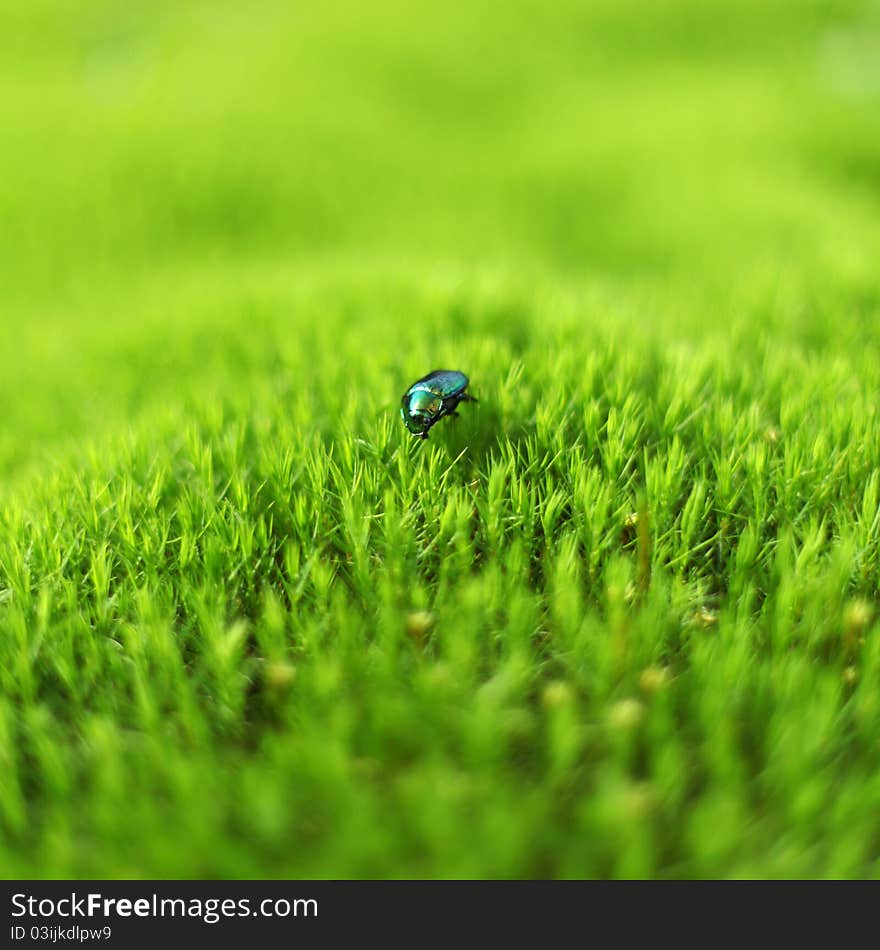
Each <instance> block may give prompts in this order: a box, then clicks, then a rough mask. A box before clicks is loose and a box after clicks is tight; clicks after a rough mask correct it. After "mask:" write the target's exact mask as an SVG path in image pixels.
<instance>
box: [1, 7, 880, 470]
mask: <svg viewBox="0 0 880 950" xmlns="http://www.w3.org/2000/svg"><path fill="white" fill-rule="evenodd" d="M2 16H3V29H2V31H0V90H2V94H0V124H2V129H3V146H2V148H0V226H2V254H0V294H2V315H0V320H2V329H3V336H4V339H5V340H6V352H7V353H8V354H9V355H10V359H9V360H8V361H7V365H6V366H5V367H4V371H3V374H2V379H0V409H2V413H3V417H4V419H5V420H6V421H5V424H4V426H3V431H2V435H0V471H8V470H9V468H10V466H14V465H15V464H17V463H18V462H21V461H23V460H25V459H27V458H29V457H31V455H32V452H33V450H34V448H35V447H41V446H43V445H44V444H45V442H46V440H52V439H55V438H57V437H58V436H61V435H65V436H68V435H70V434H71V433H72V432H73V433H74V434H77V435H78V434H80V433H86V432H89V431H94V429H95V427H96V426H100V425H103V424H105V423H106V422H107V421H108V420H111V419H112V420H115V421H124V420H125V419H126V418H127V417H129V416H130V414H131V413H133V412H138V411H139V410H140V409H141V408H143V406H144V405H146V404H149V403H152V402H153V401H154V400H156V399H157V398H165V397H170V398H172V399H173V395H174V394H173V392H167V391H166V392H165V393H164V396H163V394H162V392H161V387H160V386H158V385H152V384H151V383H150V380H153V381H157V380H156V372H157V370H158V372H159V375H160V378H161V374H162V373H163V372H164V373H167V374H168V378H167V380H166V383H167V384H168V385H170V386H172V388H173V387H174V386H179V385H182V384H185V382H186V380H187V379H188V378H189V377H190V376H191V375H192V374H193V373H197V372H198V369H199V367H198V365H194V364H198V362H199V361H198V360H193V359H192V358H191V356H192V352H193V342H192V333H193V330H192V328H193V327H194V326H198V327H199V328H206V327H207V328H210V325H211V324H212V322H216V323H217V324H218V327H220V329H218V331H217V333H218V335H222V334H223V333H225V332H226V330H227V329H228V330H229V332H232V333H234V332H235V326H234V325H235V322H236V321H235V320H234V319H233V321H232V323H233V327H232V328H228V327H226V326H225V323H224V317H223V314H220V313H218V311H220V310H222V311H224V312H228V311H229V309H230V307H229V306H228V304H227V305H226V306H225V307H224V306H223V303H222V301H229V300H230V298H234V299H235V300H236V301H241V300H242V299H243V298H244V299H247V295H248V294H249V293H257V294H259V293H260V292H261V289H262V288H265V287H266V286H267V283H268V282H270V281H272V280H275V281H279V280H280V281H282V282H285V281H287V282H289V284H294V283H297V282H299V283H302V282H304V281H309V280H314V279H316V275H317V274H318V272H319V271H321V272H323V273H324V274H325V275H326V274H328V273H329V274H333V275H337V276H338V275H339V274H342V273H349V274H350V273H353V272H359V273H363V272H365V271H372V272H373V273H375V274H376V275H378V279H379V280H384V281H386V282H388V281H394V280H402V279H404V276H405V275H411V274H413V273H414V272H415V273H418V272H419V271H420V270H421V269H424V268H434V271H435V272H437V271H438V270H439V271H441V272H442V273H444V274H448V275H450V276H449V279H450V280H455V279H460V278H461V277H463V276H464V277H466V276H468V275H473V274H485V273H487V272H489V271H492V272H498V271H501V272H504V273H516V274H529V275H533V276H535V277H537V276H546V275H547V274H549V275H551V276H552V279H553V280H555V281H563V280H564V281H566V282H569V283H572V282H574V283H575V284H580V285H583V284H584V283H587V282H592V283H593V284H594V285H595V284H597V283H602V285H603V286H604V287H607V288H608V289H609V292H610V293H611V294H612V295H614V294H617V295H618V296H619V299H623V300H625V301H627V302H629V301H633V303H634V305H635V306H638V307H643V308H644V307H649V308H651V309H654V310H656V309H661V308H664V307H665V308H667V309H669V310H670V311H674V312H677V313H678V314H679V315H680V317H681V318H682V319H683V320H691V321H697V322H698V323H704V324H720V323H724V322H725V321H727V320H729V319H730V318H731V317H732V316H734V315H735V314H736V312H737V307H740V308H742V307H743V306H745V305H749V306H754V305H757V306H765V307H766V308H767V309H768V310H773V309H776V310H779V309H781V308H780V307H773V306H771V305H772V304H773V302H774V301H776V302H778V301H779V300H780V298H781V300H782V303H783V305H784V306H785V308H786V310H787V312H788V314H789V317H790V320H789V322H790V324H793V326H792V327H791V329H792V330H793V331H794V332H795V333H798V332H807V329H806V328H805V327H804V326H803V324H804V323H805V321H804V320H803V319H799V318H798V315H797V311H798V308H811V307H812V308H814V309H815V303H816V301H817V300H818V299H819V298H820V297H821V295H822V294H823V293H825V292H828V293H832V294H833V295H834V297H835V300H839V299H840V297H841V295H846V296H847V298H848V300H851V301H852V303H853V306H855V307H858V308H860V309H861V310H863V311H866V310H867V309H869V308H873V307H874V305H875V303H876V293H877V291H876V283H875V280H874V277H875V265H876V261H877V259H878V254H877V251H878V237H877V227H876V221H877V212H878V182H880V171H878V164H880V109H878V95H880V65H878V64H880V46H878V44H880V12H878V6H877V4H873V3H860V2H828V0H792V2H788V0H769V2H767V0H760V2H759V0H755V2H750V0H738V2H735V3H721V2H718V3H714V2H686V0H653V2H603V0H594V2H587V0H579V2H572V0H557V2H553V3H539V2H513V3H510V2H504V3H501V2H499V3H494V2H491V0H480V2H477V3H468V4H448V3H432V2H426V3H419V4H417V5H409V4H403V3H394V2H388V0H380V2H377V3H375V4H371V5H370V6H369V7H368V8H365V7H363V6H362V5H360V4H355V3H346V2H344V0H336V2H331V3H320V4H318V3H314V4H312V3H280V2H279V3H273V2H265V0H260V2H256V3H254V4H251V5H248V6H247V7H245V6H243V5H241V4H236V3H231V2H228V3H227V2H222V0H221V2H210V3H208V2H205V3H199V2H184V3H171V2H169V3H161V2H157V3H151V4H149V5H145V4H129V3H118V2H109V0H107V2H103V0H94V2H90V3H79V2H73V0H71V2H64V0H29V2H26V3H25V2H22V3H18V4H16V3H11V2H10V3H5V4H4V7H3V14H2ZM829 288H831V289H830V290H829ZM212 311H213V312H212ZM221 324H222V325H223V326H220V325H221ZM634 332H642V330H641V328H640V327H639V328H635V329H634ZM157 337H162V338H163V344H162V357H161V360H160V362H161V363H162V366H160V367H155V366H153V365H151V363H150V360H151V359H152V358H154V357H155V354H154V353H153V352H152V349H151V344H152V341H153V340H155V339H156V338H157ZM142 344H145V345H142ZM401 346H406V341H405V340H401ZM145 361H146V362H145ZM132 364H133V367H134V369H135V370H137V372H138V373H140V372H143V373H144V374H145V375H147V376H148V377H150V380H146V381H144V380H141V379H137V378H136V374H135V375H133V374H131V373H130V372H129V370H130V369H131V368H132Z"/></svg>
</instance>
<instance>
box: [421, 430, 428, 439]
mask: <svg viewBox="0 0 880 950" xmlns="http://www.w3.org/2000/svg"><path fill="white" fill-rule="evenodd" d="M427 438H428V430H427V429H425V431H424V432H423V433H422V439H427Z"/></svg>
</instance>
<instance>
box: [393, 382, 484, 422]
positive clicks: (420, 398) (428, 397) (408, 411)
mask: <svg viewBox="0 0 880 950" xmlns="http://www.w3.org/2000/svg"><path fill="white" fill-rule="evenodd" d="M468 382H469V380H468V378H467V376H465V375H464V373H459V372H458V371H457V370H453V369H435V370H431V372H430V373H428V375H427V376H423V377H422V378H421V379H418V380H416V381H415V382H414V383H413V384H412V386H410V387H409V389H407V391H406V392H405V393H404V394H403V399H402V400H401V401H400V418H401V419H403V424H404V425H405V426H406V427H407V429H409V431H410V432H411V433H412V434H413V435H415V436H418V437H419V438H422V439H427V438H428V431H429V429H430V428H431V426H432V425H434V424H435V423H436V422H439V421H440V420H441V419H442V418H443V417H444V416H457V415H458V413H457V412H456V411H455V409H456V406H458V404H459V403H460V402H476V401H477V400H476V399H475V398H474V397H473V396H469V395H468V394H467V393H466V392H465V390H466V389H467V387H468Z"/></svg>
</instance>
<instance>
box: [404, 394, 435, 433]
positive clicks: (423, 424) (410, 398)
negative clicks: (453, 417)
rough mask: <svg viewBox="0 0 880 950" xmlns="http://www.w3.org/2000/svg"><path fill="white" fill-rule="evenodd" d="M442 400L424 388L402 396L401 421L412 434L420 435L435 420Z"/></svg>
mask: <svg viewBox="0 0 880 950" xmlns="http://www.w3.org/2000/svg"><path fill="white" fill-rule="evenodd" d="M442 408H443V400H442V399H441V398H440V397H439V396H437V395H435V394H434V393H429V392H426V391H424V390H416V391H415V392H413V393H408V394H407V395H406V396H404V397H403V404H402V405H401V407H400V415H401V417H402V418H403V423H404V425H405V426H406V427H407V429H409V431H410V432H412V434H413V435H422V433H424V432H427V431H428V429H430V428H431V426H432V425H433V424H434V422H436V421H437V417H438V416H439V414H440V410H441V409H442Z"/></svg>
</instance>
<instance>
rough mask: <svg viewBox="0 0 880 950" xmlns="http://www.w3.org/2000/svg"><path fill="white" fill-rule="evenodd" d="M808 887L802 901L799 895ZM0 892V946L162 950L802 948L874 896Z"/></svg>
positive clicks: (419, 889)
mask: <svg viewBox="0 0 880 950" xmlns="http://www.w3.org/2000/svg"><path fill="white" fill-rule="evenodd" d="M819 888H822V889H823V890H824V891H825V893H824V894H822V895H820V894H818V893H816V894H815V895H813V896H814V897H815V898H816V899H813V898H812V897H811V895H810V894H808V893H806V892H808V891H818V889H819ZM832 890H833V891H836V893H835V894H834V898H835V900H834V901H833V902H830V903H829V902H828V901H827V898H828V897H829V896H830V894H829V893H827V892H829V891H832ZM2 893H3V898H2V899H3V907H4V912H3V914H2V915H0V921H2V931H0V946H12V947H21V948H28V947H34V946H49V945H53V946H59V947H73V946H86V947H90V948H94V947H100V946H103V945H110V946H114V947H140V946H145V947H147V946H149V947H155V946H157V945H160V946H161V947H162V948H163V950H164V948H172V947H178V946H181V947H183V946H190V945H191V944H193V942H194V941H200V942H205V943H206V945H209V946H210V944H211V942H212V941H214V940H215V939H219V940H222V941H223V944H222V945H224V946H225V945H227V942H228V941H233V942H234V943H233V945H236V946H238V945H242V944H245V943H246V942H247V943H248V944H251V943H252V944H253V945H254V946H264V945H265V946H279V945H284V946H292V945H294V944H297V943H300V942H301V943H302V944H303V945H305V946H325V945H326V946H339V945H340V944H339V941H340V940H345V941H349V942H350V941H355V942H357V943H361V942H365V941H369V940H373V939H381V940H383V942H388V941H389V940H390V942H391V943H393V944H394V945H397V944H400V945H407V946H413V945H418V944H421V943H424V942H433V941H436V940H438V939H442V940H453V941H455V942H456V943H460V942H462V941H464V942H465V943H466V944H471V943H475V942H478V941H477V935H478V934H479V933H488V934H491V935H492V937H493V940H492V942H493V943H496V942H498V941H501V940H505V941H510V940H513V941H515V942H516V943H517V944H520V943H522V942H532V941H536V942H538V943H540V944H544V943H547V942H560V941H561V942H563V943H566V944H568V943H570V942H571V941H572V940H576V941H577V943H578V944H581V945H591V944H596V945H597V946H605V945H606V944H607V943H608V942H609V938H610V939H611V942H612V943H614V944H618V943H623V944H624V945H629V944H632V943H633V942H635V941H636V940H638V941H639V942H643V941H651V942H657V941H665V940H668V939H670V938H674V939H676V940H677V941H678V940H680V938H682V937H684V936H686V935H688V934H690V935H692V936H697V937H698V938H700V935H701V934H702V937H701V938H700V939H698V941H697V942H699V943H701V944H705V943H712V942H714V941H715V940H716V939H717V938H718V937H719V936H721V935H722V934H723V935H724V936H725V937H726V938H728V939H730V938H732V937H735V936H736V937H739V938H740V939H747V940H754V939H756V938H758V937H763V938H766V937H767V935H768V931H769V930H770V929H772V927H773V925H774V924H779V925H784V928H785V932H786V934H787V936H788V937H789V938H791V937H792V936H793V935H794V932H795V931H796V930H804V929H806V928H810V930H811V933H812V936H813V937H816V936H817V934H818V931H817V929H816V928H817V927H818V928H820V929H821V924H822V923H823V919H824V920H830V919H831V915H832V914H835V915H836V914H838V913H840V912H841V910H844V912H845V913H846V914H847V915H848V916H847V918H846V919H847V920H848V921H849V922H850V923H853V922H854V919H853V917H852V916H851V915H852V914H853V913H854V912H856V911H857V910H858V909H860V908H861V909H862V910H865V911H868V912H870V911H872V909H873V906H874V905H875V901H876V898H877V897H878V896H880V890H878V887H877V885H874V884H872V885H864V884H856V885H845V886H840V885H837V886H832V885H817V884H809V883H808V884H801V885H791V884H788V885H786V884H766V883H765V884H759V883H751V884H749V883H745V884H743V883H740V884H720V883H711V882H703V883H694V882H692V883H687V882H678V883H674V882H665V883H654V884H651V883H622V882H616V883H615V882H575V881H561V882H549V881H483V882H462V881H124V882H122V881H68V882H62V881H17V882H16V881H6V882H3V884H2ZM841 897H843V898H844V900H843V901H841V900H840V898H841ZM842 904H843V905H845V906H843V907H842V906H841V905H842ZM835 926H836V925H835Z"/></svg>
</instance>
